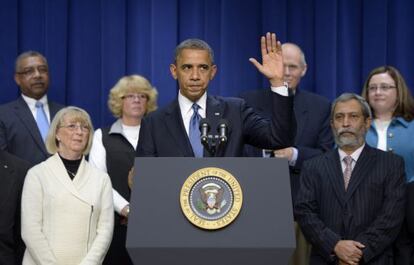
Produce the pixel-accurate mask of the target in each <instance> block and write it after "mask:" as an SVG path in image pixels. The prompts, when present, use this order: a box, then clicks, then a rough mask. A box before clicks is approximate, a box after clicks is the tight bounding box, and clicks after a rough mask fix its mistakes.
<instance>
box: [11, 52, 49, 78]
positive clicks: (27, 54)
mask: <svg viewBox="0 0 414 265" xmlns="http://www.w3.org/2000/svg"><path fill="white" fill-rule="evenodd" d="M28 57H40V58H42V60H43V61H44V62H45V63H46V65H47V60H46V57H44V56H43V54H41V53H40V52H37V51H26V52H23V53H21V54H20V55H19V56H17V58H16V61H15V63H14V71H15V72H16V73H17V72H18V71H19V69H18V68H19V66H20V62H21V61H22V60H23V59H26V58H28Z"/></svg>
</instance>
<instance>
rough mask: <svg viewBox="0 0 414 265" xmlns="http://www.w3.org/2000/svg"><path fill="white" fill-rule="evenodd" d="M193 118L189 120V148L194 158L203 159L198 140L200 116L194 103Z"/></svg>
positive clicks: (201, 147)
mask: <svg viewBox="0 0 414 265" xmlns="http://www.w3.org/2000/svg"><path fill="white" fill-rule="evenodd" d="M192 108H193V116H191V120H190V128H189V133H188V134H189V138H190V143H191V146H192V147H193V152H194V156H195V157H203V146H202V145H201V140H200V128H199V127H200V120H201V116H200V114H198V109H199V108H200V106H199V105H197V103H194V104H193V106H192Z"/></svg>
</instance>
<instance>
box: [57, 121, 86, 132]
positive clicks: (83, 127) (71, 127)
mask: <svg viewBox="0 0 414 265" xmlns="http://www.w3.org/2000/svg"><path fill="white" fill-rule="evenodd" d="M60 128H66V129H68V130H69V131H71V132H75V131H77V130H78V129H81V131H82V132H85V133H86V132H89V131H90V129H91V128H89V126H88V125H86V124H79V123H76V124H75V123H69V124H67V125H62V126H60Z"/></svg>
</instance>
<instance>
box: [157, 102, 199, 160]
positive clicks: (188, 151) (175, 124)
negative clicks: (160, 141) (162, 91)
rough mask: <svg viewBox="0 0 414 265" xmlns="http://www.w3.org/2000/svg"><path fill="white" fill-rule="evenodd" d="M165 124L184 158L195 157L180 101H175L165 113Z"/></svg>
mask: <svg viewBox="0 0 414 265" xmlns="http://www.w3.org/2000/svg"><path fill="white" fill-rule="evenodd" d="M164 118H165V123H166V125H167V128H168V130H169V132H170V135H171V137H172V138H173V139H174V141H175V142H176V143H177V146H178V148H179V150H180V152H181V153H182V155H183V156H187V157H188V156H194V153H193V148H192V147H191V143H190V140H189V139H188V136H187V133H186V131H185V127H184V122H183V118H182V117H181V110H180V107H179V105H178V100H175V101H174V102H173V103H172V104H171V105H170V106H168V107H167V109H166V111H165V117H164Z"/></svg>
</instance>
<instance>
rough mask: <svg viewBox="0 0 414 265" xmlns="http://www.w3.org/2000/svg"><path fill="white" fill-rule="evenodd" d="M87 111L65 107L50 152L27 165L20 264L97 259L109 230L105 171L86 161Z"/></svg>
mask: <svg viewBox="0 0 414 265" xmlns="http://www.w3.org/2000/svg"><path fill="white" fill-rule="evenodd" d="M92 136H93V127H92V123H91V120H90V117H89V115H88V114H87V113H86V112H85V111H84V110H82V109H80V108H76V107H66V108H64V109H62V110H60V111H59V112H58V113H57V114H56V116H55V118H54V119H53V121H52V123H51V125H50V129H49V134H48V136H47V139H46V147H47V149H48V151H49V152H50V153H51V154H54V155H53V156H51V157H50V158H49V159H47V160H46V161H44V162H42V163H40V164H38V165H36V166H34V167H33V168H32V169H30V170H29V172H28V174H27V176H26V180H25V183H24V187H23V194H22V238H23V241H24V242H25V244H26V247H27V249H26V252H25V254H24V259H23V264H37V265H46V264H53V265H75V264H76V265H77V264H82V265H87V264H88V265H96V264H101V263H102V261H103V259H104V257H105V254H106V252H107V250H108V247H109V245H110V243H111V239H112V232H113V225H114V223H113V220H114V219H113V218H114V216H113V203H112V186H111V181H110V179H109V177H108V175H107V174H106V173H104V172H102V171H99V170H98V169H96V168H95V167H93V166H91V165H89V163H88V162H87V161H86V160H85V155H86V154H87V153H88V151H89V149H90V146H91V143H92V138H93V137H92Z"/></svg>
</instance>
